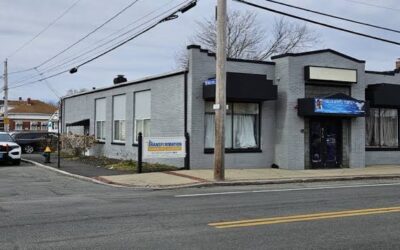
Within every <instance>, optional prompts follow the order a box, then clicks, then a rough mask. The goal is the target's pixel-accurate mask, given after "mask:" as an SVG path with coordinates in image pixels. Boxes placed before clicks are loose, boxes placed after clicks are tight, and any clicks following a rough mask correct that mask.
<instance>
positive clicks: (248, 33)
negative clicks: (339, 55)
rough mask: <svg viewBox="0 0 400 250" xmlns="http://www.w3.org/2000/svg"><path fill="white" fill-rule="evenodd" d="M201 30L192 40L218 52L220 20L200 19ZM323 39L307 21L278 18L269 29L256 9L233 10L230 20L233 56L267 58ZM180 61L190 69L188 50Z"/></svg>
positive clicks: (229, 41) (230, 52)
mask: <svg viewBox="0 0 400 250" xmlns="http://www.w3.org/2000/svg"><path fill="white" fill-rule="evenodd" d="M197 25H198V27H199V29H198V31H197V33H196V34H195V35H194V36H193V37H192V38H191V39H190V42H191V43H194V44H198V45H200V46H202V47H203V48H205V49H207V50H210V51H212V52H215V50H216V37H217V34H216V22H215V20H214V18H209V19H205V20H203V21H200V22H197ZM318 42H319V39H318V36H317V34H316V33H315V32H314V31H312V30H310V29H309V28H308V27H307V26H306V25H305V24H304V25H301V24H297V23H292V22H289V21H287V20H286V19H284V18H280V19H276V20H275V22H274V25H273V28H272V30H270V31H268V30H266V29H265V28H264V26H262V23H261V22H259V21H258V20H257V15H256V14H255V13H254V12H251V11H246V12H240V11H231V12H229V13H228V22H227V56H228V57H229V58H240V59H252V60H267V59H269V58H270V57H271V56H273V55H276V54H282V53H288V52H300V51H304V50H306V49H309V48H310V47H313V46H315V45H316V44H317V43H318ZM176 58H177V59H176V62H177V64H178V65H179V66H180V67H183V68H186V67H187V64H188V58H187V53H186V51H185V52H180V53H178V54H177V57H176Z"/></svg>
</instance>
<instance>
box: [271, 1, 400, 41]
mask: <svg viewBox="0 0 400 250" xmlns="http://www.w3.org/2000/svg"><path fill="white" fill-rule="evenodd" d="M264 1H267V2H271V3H275V4H279V5H283V6H286V7H289V8H294V9H298V10H303V11H307V12H310V13H314V14H318V15H322V16H327V17H331V18H335V19H339V20H343V21H347V22H351V23H356V24H360V25H364V26H368V27H372V28H376V29H382V30H386V31H391V32H395V33H400V30H396V29H392V28H386V27H383V26H379V25H375V24H370V23H365V22H361V21H357V20H352V19H349V18H344V17H340V16H336V15H332V14H328V13H324V12H320V11H316V10H311V9H307V8H303V7H300V6H296V5H292V4H287V3H282V2H278V1H274V0H264Z"/></svg>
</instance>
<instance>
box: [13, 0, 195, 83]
mask: <svg viewBox="0 0 400 250" xmlns="http://www.w3.org/2000/svg"><path fill="white" fill-rule="evenodd" d="M189 2H193V0H186V1H184V2H181V3H180V4H178V5H175V6H173V7H172V8H169V9H168V10H166V11H164V12H162V13H160V14H159V15H157V16H155V17H154V18H152V19H151V20H148V21H146V22H144V23H142V24H140V25H139V26H136V27H134V28H132V29H130V30H128V31H127V32H125V33H123V34H121V35H119V36H117V37H115V38H114V39H112V40H110V41H108V42H105V43H103V44H102V45H100V46H97V47H95V48H93V49H91V50H89V51H86V52H85V53H83V54H81V55H79V56H77V57H75V58H73V59H71V60H69V61H68V62H65V63H62V64H60V65H57V66H54V67H52V68H50V69H47V70H45V71H41V73H42V74H44V73H48V72H51V71H54V70H55V69H56V68H60V67H62V66H65V65H69V64H71V65H72V64H74V63H75V62H73V61H74V60H76V59H78V58H80V57H82V56H84V55H87V54H89V53H90V52H93V51H95V50H97V49H98V48H101V47H103V46H105V45H107V44H108V43H110V42H112V41H114V40H116V39H117V38H119V37H121V36H124V35H126V34H128V33H130V32H132V31H134V30H136V29H138V28H139V27H141V26H143V25H145V24H147V23H150V22H152V21H153V20H155V19H157V18H159V17H161V16H165V14H166V13H169V12H170V11H172V10H175V9H177V8H180V7H181V6H182V5H185V4H187V3H189ZM157 11H158V10H157ZM146 16H147V15H146ZM119 42H121V41H119ZM119 42H117V43H114V44H113V45H112V46H111V47H113V46H115V45H116V44H118V43H119ZM111 47H107V48H106V50H108V49H109V48H111ZM91 57H92V56H88V57H85V58H83V59H82V60H79V61H84V60H88V59H90V58H91ZM32 77H34V76H28V77H27V78H24V79H22V80H20V81H18V82H14V83H12V84H10V86H11V85H22V84H23V82H25V81H26V80H29V79H31V78H32ZM39 79H40V78H39ZM33 81H37V80H33ZM29 82H32V81H29Z"/></svg>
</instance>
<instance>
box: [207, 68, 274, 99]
mask: <svg viewBox="0 0 400 250" xmlns="http://www.w3.org/2000/svg"><path fill="white" fill-rule="evenodd" d="M215 83H216V81H215V78H210V79H208V80H207V81H206V82H204V85H203V98H204V99H205V100H214V99H215ZM277 93H278V87H277V86H276V85H273V81H272V80H267V76H266V75H258V74H244V73H233V72H228V73H227V78H226V98H227V100H228V101H266V100H276V99H277Z"/></svg>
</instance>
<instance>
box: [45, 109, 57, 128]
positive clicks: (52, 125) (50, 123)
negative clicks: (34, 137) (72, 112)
mask: <svg viewBox="0 0 400 250" xmlns="http://www.w3.org/2000/svg"><path fill="white" fill-rule="evenodd" d="M58 119H59V116H58V110H57V111H56V112H54V114H53V115H52V116H51V117H50V119H49V121H48V123H47V131H48V132H50V133H58V121H59V120H58Z"/></svg>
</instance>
